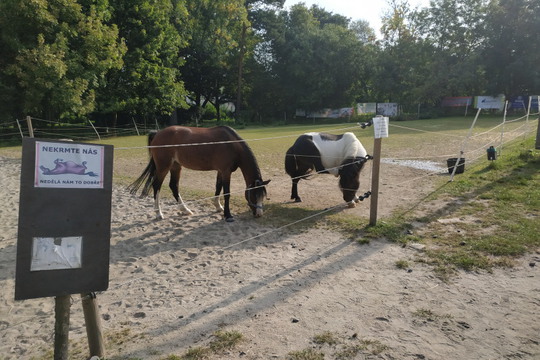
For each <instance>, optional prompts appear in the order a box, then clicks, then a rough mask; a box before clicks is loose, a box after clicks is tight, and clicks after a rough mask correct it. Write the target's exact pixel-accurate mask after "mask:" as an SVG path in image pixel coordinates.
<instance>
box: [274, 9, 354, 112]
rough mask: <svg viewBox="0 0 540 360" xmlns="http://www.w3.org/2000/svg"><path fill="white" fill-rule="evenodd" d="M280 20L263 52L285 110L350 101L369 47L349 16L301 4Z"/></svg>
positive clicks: (284, 12)
mask: <svg viewBox="0 0 540 360" xmlns="http://www.w3.org/2000/svg"><path fill="white" fill-rule="evenodd" d="M319 19H321V20H323V21H322V22H321V21H320V20H319ZM277 23H281V24H282V26H275V27H274V28H272V29H270V31H269V34H268V42H267V44H268V45H269V47H268V48H267V51H268V52H267V53H266V54H264V55H263V57H264V58H266V59H267V60H268V61H269V62H268V63H267V71H269V72H270V73H271V74H272V75H271V76H269V79H272V80H271V81H273V82H275V84H274V85H273V86H271V88H272V89H276V90H273V91H274V93H280V96H281V101H278V102H276V103H277V104H283V105H281V106H283V107H282V108H281V109H280V110H281V111H284V110H288V111H290V112H292V111H294V110H295V109H297V108H300V109H304V110H308V111H310V110H319V109H322V108H325V107H341V106H348V105H350V103H351V102H352V101H353V100H354V95H353V94H352V93H351V89H352V88H353V86H354V85H355V83H356V82H357V81H358V79H359V76H360V74H361V68H362V64H363V61H362V57H363V54H364V53H363V52H362V43H361V42H360V41H358V38H357V37H356V34H355V33H354V32H353V31H351V30H350V29H349V28H348V20H347V19H346V18H344V17H342V16H333V15H332V14H331V13H327V12H324V11H323V10H322V9H320V8H318V7H312V8H311V9H308V8H306V7H305V6H304V5H303V4H300V5H295V6H293V7H292V8H291V10H290V12H286V11H283V12H281V13H280V14H279V20H278V21H277ZM285 104H286V105H285Z"/></svg>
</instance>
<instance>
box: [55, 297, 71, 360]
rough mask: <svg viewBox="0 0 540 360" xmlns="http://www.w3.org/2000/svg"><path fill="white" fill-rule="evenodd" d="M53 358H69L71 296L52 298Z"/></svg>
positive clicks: (60, 359)
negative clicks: (53, 321) (53, 319)
mask: <svg viewBox="0 0 540 360" xmlns="http://www.w3.org/2000/svg"><path fill="white" fill-rule="evenodd" d="M54 301H55V305H54V313H55V317H54V318H55V323H54V360H68V359H69V308H70V306H71V296H69V295H63V296H57V297H55V298H54Z"/></svg>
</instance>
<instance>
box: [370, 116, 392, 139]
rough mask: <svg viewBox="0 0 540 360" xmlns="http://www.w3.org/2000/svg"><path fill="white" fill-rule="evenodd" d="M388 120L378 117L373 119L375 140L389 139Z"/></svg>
mask: <svg viewBox="0 0 540 360" xmlns="http://www.w3.org/2000/svg"><path fill="white" fill-rule="evenodd" d="M388 122H389V120H388V118H387V117H383V116H376V117H374V118H373V130H374V132H375V139H380V138H387V137H388Z"/></svg>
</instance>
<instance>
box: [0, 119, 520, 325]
mask: <svg viewBox="0 0 540 360" xmlns="http://www.w3.org/2000/svg"><path fill="white" fill-rule="evenodd" d="M507 123H508V122H507ZM498 126H500V125H498ZM525 126H526V124H524V125H522V126H520V127H519V128H518V129H520V128H522V127H525ZM415 130H417V131H420V132H427V133H431V132H429V131H423V130H419V129H415ZM514 132H515V130H514ZM526 133H527V132H526V131H524V132H522V133H520V134H518V135H516V136H514V137H513V138H512V139H507V140H506V141H504V142H503V144H506V143H508V142H511V141H513V140H514V139H516V138H518V137H519V136H521V135H523V134H526ZM437 134H439V133H437ZM293 136H294V135H293ZM259 140H264V139H258V140H257V141H259ZM479 149H480V148H478V149H477V150H479ZM473 151H476V150H473ZM448 156H450V155H448ZM480 157H481V156H478V157H476V158H474V159H473V161H474V160H477V159H479V158H480ZM418 159H419V158H418ZM456 166H457V165H456ZM315 174H319V172H316V173H314V175H315ZM435 174H441V172H433V173H430V174H427V175H423V176H421V177H417V178H414V179H408V180H405V181H403V182H400V183H398V184H405V183H407V182H410V181H415V180H418V179H420V178H424V177H429V176H433V175H435ZM398 184H392V185H398ZM345 206H346V204H343V203H341V204H338V205H335V206H333V207H330V208H326V209H324V210H323V211H320V212H318V213H316V214H312V215H310V216H307V217H305V218H303V219H299V220H296V221H293V222H291V223H288V224H285V225H283V226H280V227H278V228H276V229H272V230H269V231H267V232H265V233H262V234H258V235H255V236H251V237H248V238H245V239H243V240H241V241H238V242H236V243H234V244H231V245H228V246H225V247H222V248H221V249H222V250H227V249H230V248H232V247H235V246H238V245H241V244H243V243H246V242H249V241H253V240H255V239H258V238H261V237H263V236H267V235H270V234H272V233H276V232H278V231H282V230H283V229H285V228H288V227H290V226H293V225H296V224H299V223H301V222H304V221H307V220H309V219H312V218H315V217H317V216H320V215H322V214H325V213H327V212H330V211H333V210H335V209H339V208H340V207H345ZM192 261H195V259H189V260H187V261H185V262H184V264H186V265H187V264H189V263H191V262H192ZM135 280H137V279H132V280H130V281H128V282H124V283H120V284H116V285H114V286H111V287H110V288H109V289H108V290H109V291H110V290H116V289H120V288H121V287H122V286H125V285H127V284H130V283H132V282H133V281H135ZM10 311H11V310H10ZM36 318H37V319H45V318H46V319H50V316H49V315H35V316H32V317H30V318H28V319H26V320H23V321H20V322H18V323H16V324H10V325H9V326H7V327H6V329H9V328H14V327H16V326H19V325H22V324H24V323H26V322H28V321H35V320H36Z"/></svg>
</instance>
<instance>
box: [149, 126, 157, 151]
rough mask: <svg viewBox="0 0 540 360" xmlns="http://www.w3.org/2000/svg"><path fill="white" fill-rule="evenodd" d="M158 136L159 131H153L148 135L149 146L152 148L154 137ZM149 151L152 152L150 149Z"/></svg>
mask: <svg viewBox="0 0 540 360" xmlns="http://www.w3.org/2000/svg"><path fill="white" fill-rule="evenodd" d="M156 134H157V130H151V131H150V132H149V133H148V146H150V144H151V143H152V140H154V137H155V136H156ZM148 151H149V152H150V148H148Z"/></svg>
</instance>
